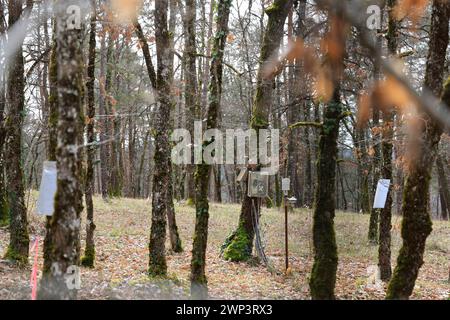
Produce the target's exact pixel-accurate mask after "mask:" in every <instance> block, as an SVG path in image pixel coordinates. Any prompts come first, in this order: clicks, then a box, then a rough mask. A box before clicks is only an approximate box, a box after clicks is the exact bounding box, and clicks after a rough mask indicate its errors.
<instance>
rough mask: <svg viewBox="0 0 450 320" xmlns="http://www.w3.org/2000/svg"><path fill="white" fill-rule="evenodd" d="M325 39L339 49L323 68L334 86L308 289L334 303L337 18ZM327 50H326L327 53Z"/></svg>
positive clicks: (342, 36)
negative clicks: (325, 68) (326, 70)
mask: <svg viewBox="0 0 450 320" xmlns="http://www.w3.org/2000/svg"><path fill="white" fill-rule="evenodd" d="M329 19H330V23H331V26H330V32H329V35H328V36H329V39H330V40H331V41H332V42H333V43H335V44H337V45H339V46H340V47H341V50H342V51H341V54H339V55H335V56H334V57H332V56H330V55H329V54H327V60H326V67H327V68H328V74H329V76H330V78H331V81H332V83H333V86H334V91H333V95H332V96H331V99H330V101H329V102H328V103H327V104H326V105H325V109H324V111H323V122H322V126H321V128H320V136H319V150H318V154H317V185H316V190H315V198H314V202H315V203H314V215H313V230H312V232H313V245H314V263H313V266H312V270H311V275H310V280H309V288H310V292H311V297H312V299H320V300H323V299H334V298H335V296H334V288H335V285H336V271H337V265H338V253H337V246H336V236H335V232H334V216H335V209H336V203H335V192H336V190H335V186H336V164H337V157H338V147H337V140H338V137H339V125H340V120H341V119H342V111H343V108H342V104H341V96H340V94H341V93H340V88H341V81H342V73H343V63H344V56H345V48H346V27H347V26H346V24H345V22H344V21H343V20H342V19H341V18H340V17H338V16H330V17H329ZM328 50H329V49H328Z"/></svg>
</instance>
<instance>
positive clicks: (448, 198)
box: [436, 154, 450, 220]
mask: <svg viewBox="0 0 450 320" xmlns="http://www.w3.org/2000/svg"><path fill="white" fill-rule="evenodd" d="M436 168H437V173H438V180H439V194H440V198H441V208H442V219H443V220H448V218H449V216H450V192H449V187H448V180H447V173H446V172H445V167H444V160H442V156H441V155H439V154H438V156H437V158H436Z"/></svg>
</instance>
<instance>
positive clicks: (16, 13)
mask: <svg viewBox="0 0 450 320" xmlns="http://www.w3.org/2000/svg"><path fill="white" fill-rule="evenodd" d="M22 5H23V1H9V2H8V9H9V10H8V13H9V17H8V24H9V26H10V27H11V26H12V25H14V23H16V22H17V21H19V19H20V18H21V15H22V12H23V10H22ZM28 5H29V4H28V2H27V6H28ZM27 11H31V5H30V7H28V8H27ZM28 13H29V12H28ZM28 13H27V12H25V14H28ZM19 41H20V42H19V43H20V46H19V48H18V49H17V51H16V52H15V53H14V54H13V55H12V56H11V60H10V66H9V68H8V80H7V81H8V83H7V102H8V113H7V119H6V132H7V139H6V148H5V164H6V188H7V192H8V204H9V217H10V241H9V246H8V250H7V252H6V255H5V258H6V259H10V260H13V261H15V262H17V263H18V264H20V265H26V264H27V263H28V245H29V242H30V239H29V235H28V221H27V208H26V206H25V199H24V198H25V190H24V183H23V168H22V157H21V156H22V127H23V120H24V114H25V78H24V58H23V50H22V44H23V38H22V39H20V40H19Z"/></svg>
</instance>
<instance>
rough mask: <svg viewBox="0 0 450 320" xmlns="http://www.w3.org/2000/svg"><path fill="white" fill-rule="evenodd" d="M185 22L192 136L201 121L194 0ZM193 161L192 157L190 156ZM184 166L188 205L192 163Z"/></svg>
mask: <svg viewBox="0 0 450 320" xmlns="http://www.w3.org/2000/svg"><path fill="white" fill-rule="evenodd" d="M185 7H186V10H185V20H184V33H185V42H184V57H185V61H184V67H185V71H184V74H185V77H186V85H185V92H184V96H185V108H186V127H187V129H188V130H189V133H190V134H191V137H193V136H194V121H196V120H199V119H201V110H200V108H199V103H198V101H197V69H196V43H195V38H196V37H195V33H196V31H195V22H196V4H195V0H186V6H185ZM192 159H193V155H192ZM192 159H191V160H192ZM191 163H192V164H190V165H189V164H188V165H186V188H185V193H186V195H185V197H186V199H187V201H188V203H193V201H194V200H195V199H194V198H195V186H194V170H195V165H194V164H193V163H194V162H193V161H191Z"/></svg>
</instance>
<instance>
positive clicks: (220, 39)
mask: <svg viewBox="0 0 450 320" xmlns="http://www.w3.org/2000/svg"><path fill="white" fill-rule="evenodd" d="M230 7H231V0H219V1H218V3H217V18H216V23H217V30H216V35H215V36H214V38H213V39H214V40H213V46H212V57H213V58H212V60H211V68H210V86H209V106H208V111H207V116H206V129H213V128H216V126H217V121H218V117H219V112H220V98H221V95H222V70H223V56H224V49H225V43H226V39H227V35H228V17H229V14H230ZM213 141H214V139H211V140H209V141H204V142H203V146H202V148H203V150H204V149H205V148H206V147H207V146H208V145H209V144H211V143H212V142H213ZM211 170H212V167H211V165H210V164H206V163H205V162H202V164H199V165H197V168H196V172H195V197H196V198H195V199H196V200H195V211H196V215H195V231H194V241H193V244H192V259H191V295H192V298H194V299H206V298H207V297H208V288H207V282H208V281H207V279H206V274H205V266H206V246H207V241H208V219H209V202H208V184H209V178H210V175H211Z"/></svg>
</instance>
